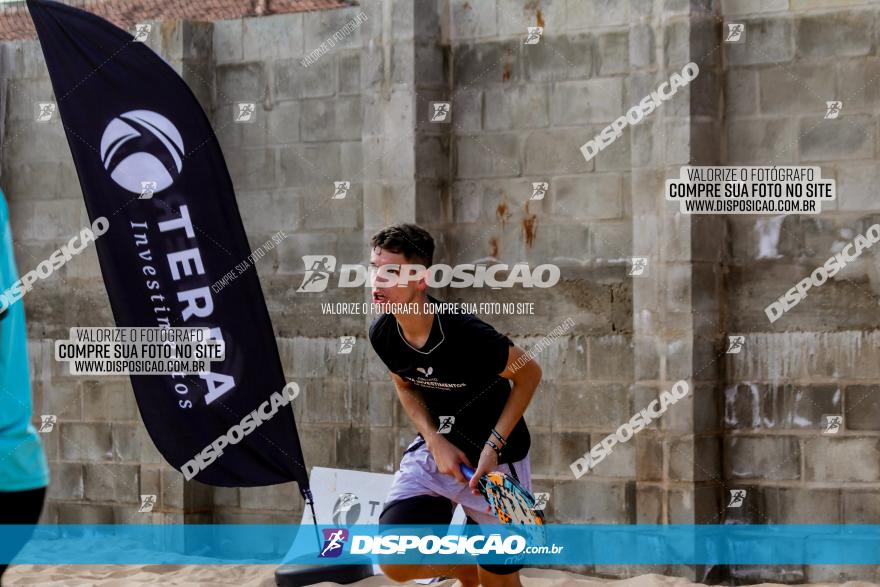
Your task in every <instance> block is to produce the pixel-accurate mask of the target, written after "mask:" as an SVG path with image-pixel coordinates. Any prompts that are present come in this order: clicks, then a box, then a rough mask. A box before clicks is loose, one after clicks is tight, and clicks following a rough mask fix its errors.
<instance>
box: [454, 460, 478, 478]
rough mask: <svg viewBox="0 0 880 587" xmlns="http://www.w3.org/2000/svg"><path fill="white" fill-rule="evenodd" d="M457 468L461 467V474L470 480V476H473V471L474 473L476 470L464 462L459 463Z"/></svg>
mask: <svg viewBox="0 0 880 587" xmlns="http://www.w3.org/2000/svg"><path fill="white" fill-rule="evenodd" d="M458 468H459V469H461V472H462V474H463V475H464V476H465V478H466V479H467V480H468V481H470V480H471V478H472V477H473V476H474V473H476V471H474V470H473V469H471V468H470V467H468V466H467V465H465V464H464V463H459V465H458Z"/></svg>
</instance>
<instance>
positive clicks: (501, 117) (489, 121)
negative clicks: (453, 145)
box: [456, 85, 549, 130]
mask: <svg viewBox="0 0 880 587" xmlns="http://www.w3.org/2000/svg"><path fill="white" fill-rule="evenodd" d="M458 112H459V111H458V110H456V114H458ZM484 112H485V124H486V128H487V129H488V130H508V129H513V128H539V127H545V126H547V123H548V120H549V118H548V99H547V87H545V86H541V85H525V86H517V87H516V88H503V89H502V88H492V89H488V90H486V92H485V106H484ZM456 120H457V121H458V120H459V119H458V118H456ZM475 121H476V122H478V121H479V118H478V117H477V118H476V119H475ZM471 126H473V125H471ZM476 128H479V126H476Z"/></svg>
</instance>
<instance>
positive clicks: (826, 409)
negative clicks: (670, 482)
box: [722, 0, 880, 582]
mask: <svg viewBox="0 0 880 587" xmlns="http://www.w3.org/2000/svg"><path fill="white" fill-rule="evenodd" d="M878 8H880V7H878V6H877V4H876V3H872V2H855V1H843V2H823V1H816V2H809V1H796V0H792V1H791V2H766V3H752V2H725V3H724V4H723V16H724V19H725V20H726V21H729V22H732V21H737V22H743V23H745V24H746V31H747V35H748V40H747V41H746V43H744V44H740V45H725V47H724V59H725V76H726V79H725V94H724V95H725V103H724V115H725V117H726V120H727V124H726V129H725V130H726V137H725V139H724V141H723V145H722V149H723V151H724V153H725V163H726V164H728V165H754V164H767V163H776V164H780V165H785V164H791V165H816V166H819V167H820V168H821V170H822V175H823V176H829V177H833V178H834V179H836V181H837V201H836V202H830V203H828V204H827V206H826V205H823V207H822V215H821V216H788V217H784V218H782V217H780V218H777V219H771V218H766V219H763V220H757V221H756V219H755V217H748V216H730V217H728V218H727V221H728V227H729V230H730V237H731V238H730V247H731V257H730V266H729V273H728V278H727V293H726V300H727V303H726V308H727V310H726V324H727V328H728V333H729V334H739V335H743V336H745V348H744V350H743V352H742V353H741V354H738V355H728V356H727V357H726V362H725V378H724V390H723V401H724V426H725V436H724V445H723V454H724V457H723V461H724V471H723V473H724V479H725V488H726V489H729V488H734V487H735V488H743V489H746V490H747V491H748V493H747V497H746V503H745V505H744V507H743V508H742V509H738V510H734V509H730V510H727V512H726V515H725V519H726V521H728V522H729V523H776V524H799V523H827V524H856V523H862V524H877V523H880V511H878V510H877V508H876V503H877V492H878V490H880V385H878V376H880V373H878V370H877V368H876V365H877V364H878V357H876V354H877V349H878V344H877V330H876V329H877V321H876V318H875V316H874V315H873V312H870V311H868V312H866V311H865V309H866V308H868V307H874V306H876V299H877V295H878V294H880V288H878V285H877V284H878V281H877V276H878V272H877V271H878V268H880V257H878V256H877V252H876V251H873V250H868V251H867V252H865V253H864V254H863V255H862V257H861V258H860V259H859V260H858V261H857V262H856V263H854V264H852V265H851V266H850V267H848V268H847V269H846V270H845V271H844V272H842V273H841V274H840V275H839V276H838V277H836V278H834V279H832V280H830V281H829V282H828V283H826V284H825V285H823V286H822V287H821V288H816V289H814V290H812V291H810V293H809V295H808V297H807V298H806V299H804V300H803V301H802V302H801V303H800V304H799V305H798V306H797V307H795V308H794V309H792V310H791V311H790V312H788V313H786V314H785V315H784V316H783V317H781V318H780V319H779V320H777V321H776V322H774V323H772V324H771V323H770V322H769V320H768V319H767V318H766V316H765V315H764V311H763V310H764V307H765V306H766V304H767V303H769V300H773V299H775V298H776V297H778V296H779V295H782V294H783V293H784V292H785V291H786V290H787V289H788V288H790V287H792V285H793V284H794V283H795V282H796V281H797V280H799V279H801V278H802V277H803V276H806V275H808V274H809V273H810V272H812V271H813V269H815V267H817V266H819V265H821V264H822V263H823V262H824V261H825V259H827V258H828V257H830V256H831V255H832V254H833V253H834V252H836V251H837V250H838V249H837V248H836V247H840V246H842V245H843V244H845V243H846V242H848V241H850V240H852V238H853V237H855V235H857V234H863V233H864V231H865V229H866V228H867V227H869V226H871V225H872V224H875V223H876V222H877V219H878V218H880V216H878V211H880V200H878V199H877V198H876V185H877V183H876V181H875V179H874V178H873V176H874V174H875V173H876V168H877V159H878V156H880V151H878V146H877V132H878V102H877V100H876V96H877V94H876V91H877V87H878V86H877V84H878V82H877V71H876V70H875V68H876V67H877V63H878V62H880V61H878V59H880V57H878V55H880V53H878V52H880V45H878V40H877V36H876V29H875V26H876V22H877V20H878V16H880V12H878ZM829 100H839V101H841V102H842V103H843V110H842V112H841V115H840V117H839V118H838V119H825V118H824V115H825V108H826V104H825V103H826V101H829ZM762 234H764V235H767V236H766V237H765V238H764V243H763V244H761V240H762V238H761V236H760V235H762ZM827 415H841V416H843V422H844V425H843V427H842V429H841V430H840V432H838V433H836V434H824V433H823V429H824V427H825V424H826V422H825V417H826V416H827ZM778 572H780V569H759V568H753V567H737V568H734V569H733V576H734V577H735V578H739V579H741V580H750V581H751V580H763V579H765V578H768V577H774V578H775V577H776V576H778V575H777V573H778ZM785 574H786V576H787V577H788V578H789V579H790V580H792V581H810V582H813V581H834V582H843V581H847V580H865V581H877V580H878V579H880V575H878V572H877V569H876V568H873V567H858V566H849V567H848V566H837V567H835V566H806V567H788V568H786V569H785Z"/></svg>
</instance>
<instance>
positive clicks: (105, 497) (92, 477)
mask: <svg viewBox="0 0 880 587" xmlns="http://www.w3.org/2000/svg"><path fill="white" fill-rule="evenodd" d="M83 467H84V469H85V498H86V499H87V500H89V501H103V502H107V501H112V502H117V503H132V504H135V503H140V496H139V493H138V490H139V488H140V482H139V480H138V473H139V466H138V465H120V464H99V463H93V464H86V465H84V466H83Z"/></svg>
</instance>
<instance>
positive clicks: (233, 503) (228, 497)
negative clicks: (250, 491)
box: [214, 487, 240, 508]
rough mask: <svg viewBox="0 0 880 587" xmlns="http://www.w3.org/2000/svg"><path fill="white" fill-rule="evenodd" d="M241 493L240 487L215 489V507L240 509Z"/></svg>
mask: <svg viewBox="0 0 880 587" xmlns="http://www.w3.org/2000/svg"><path fill="white" fill-rule="evenodd" d="M239 491H240V488H238V487H215V488H214V507H215V508H216V507H217V506H229V507H234V508H237V507H239Z"/></svg>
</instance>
